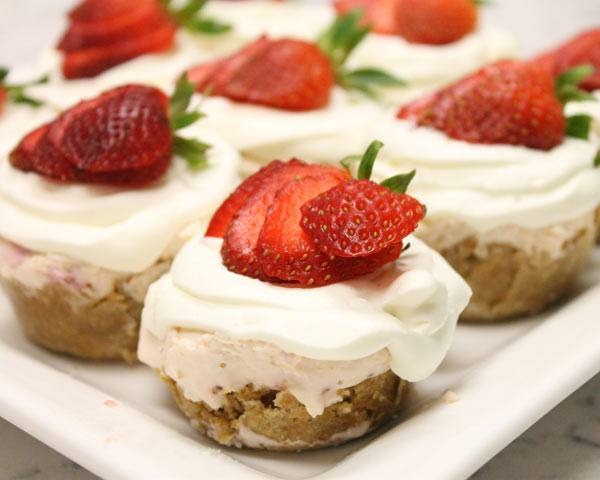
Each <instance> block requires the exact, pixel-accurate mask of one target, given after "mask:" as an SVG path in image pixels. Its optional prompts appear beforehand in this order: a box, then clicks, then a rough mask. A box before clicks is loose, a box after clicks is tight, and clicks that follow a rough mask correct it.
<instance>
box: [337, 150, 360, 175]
mask: <svg viewBox="0 0 600 480" xmlns="http://www.w3.org/2000/svg"><path fill="white" fill-rule="evenodd" d="M361 158H362V156H361V155H348V156H347V157H344V158H342V159H341V160H340V164H341V165H342V167H344V170H346V171H347V172H348V173H349V174H350V175H353V171H352V165H353V164H354V163H356V162H360V159H361Z"/></svg>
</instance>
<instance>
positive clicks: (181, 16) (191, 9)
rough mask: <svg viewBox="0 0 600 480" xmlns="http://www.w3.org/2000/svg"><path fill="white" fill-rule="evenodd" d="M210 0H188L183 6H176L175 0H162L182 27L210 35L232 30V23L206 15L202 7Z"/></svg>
mask: <svg viewBox="0 0 600 480" xmlns="http://www.w3.org/2000/svg"><path fill="white" fill-rule="evenodd" d="M207 1H208V0H188V1H187V2H186V3H185V4H184V5H183V6H182V7H180V8H177V7H174V6H173V5H172V4H173V0H161V2H162V4H163V6H164V8H165V9H166V10H167V12H169V14H170V15H171V18H173V20H175V22H176V23H177V24H179V25H181V26H182V27H184V28H186V29H188V30H190V31H192V32H199V33H205V34H208V35H218V34H221V33H225V32H228V31H230V30H231V25H229V24H227V23H223V22H221V21H219V20H216V19H214V18H208V17H205V16H204V15H203V14H202V9H203V8H204V6H205V5H206V3H207Z"/></svg>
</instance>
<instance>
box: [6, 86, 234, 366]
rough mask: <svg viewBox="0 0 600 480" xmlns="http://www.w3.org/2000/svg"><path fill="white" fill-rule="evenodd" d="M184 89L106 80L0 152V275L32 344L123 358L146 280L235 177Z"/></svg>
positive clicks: (131, 354)
mask: <svg viewBox="0 0 600 480" xmlns="http://www.w3.org/2000/svg"><path fill="white" fill-rule="evenodd" d="M192 93H193V87H192V85H191V84H189V83H188V82H187V81H186V80H185V79H181V80H180V81H179V83H178V86H177V89H176V90H175V92H174V93H173V95H172V96H171V98H170V99H169V97H167V96H166V95H165V94H164V93H163V92H162V91H160V90H158V89H156V88H154V87H148V86H144V85H133V84H131V85H126V86H121V87H117V88H115V89H112V90H109V91H107V92H104V93H103V94H101V95H100V96H98V97H95V98H93V99H89V100H86V101H83V102H81V103H79V104H77V105H75V106H73V107H72V108H70V109H68V110H66V111H65V112H63V113H62V114H61V115H60V116H58V117H57V118H55V119H54V120H52V121H51V122H49V123H46V124H43V125H42V126H41V127H39V128H36V129H35V130H34V131H32V132H31V133H29V134H28V135H26V136H25V137H24V138H23V140H22V141H21V142H20V143H19V145H18V146H16V148H14V149H13V150H12V152H11V153H10V156H9V157H7V156H5V157H4V158H3V159H2V160H1V162H0V218H2V222H0V282H1V283H2V285H3V286H4V287H5V288H6V291H7V293H8V295H9V297H10V298H11V300H12V302H13V305H14V307H15V311H16V314H17V317H18V319H19V320H20V322H21V323H22V325H23V327H24V330H25V333H26V335H27V336H28V337H29V338H30V339H31V340H33V341H34V342H35V343H38V344H40V345H42V346H44V347H47V348H49V349H52V350H55V351H58V352H64V353H69V354H72V355H75V356H78V357H82V358H88V359H116V358H124V359H125V360H128V361H131V360H133V359H134V358H135V350H136V346H137V338H138V328H139V322H140V313H141V308H142V303H143V299H144V296H145V294H146V290H147V288H148V286H149V285H150V283H152V282H153V281H154V280H156V279H157V278H159V277H160V276H161V275H162V274H163V273H165V272H166V271H167V270H168V269H169V265H170V263H171V260H172V258H173V256H174V254H175V253H176V251H177V250H178V249H179V247H180V246H181V245H182V244H183V243H184V242H185V241H186V240H187V239H188V238H190V237H191V236H192V235H193V234H194V232H195V231H197V230H198V229H199V228H202V225H203V224H206V222H207V220H208V219H209V218H210V215H211V214H212V212H213V210H214V208H215V207H216V206H217V205H218V204H219V203H220V201H221V200H222V199H223V198H224V197H225V195H226V194H227V192H228V191H230V189H231V186H232V185H233V184H235V183H236V180H237V174H236V172H237V169H238V161H239V157H238V154H237V152H236V151H235V150H234V149H233V148H231V147H230V146H229V145H228V144H227V143H225V142H224V141H223V140H221V139H220V137H218V136H217V135H215V134H214V133H212V132H210V131H209V130H206V129H204V128H202V126H201V125H198V124H194V122H195V120H197V119H198V118H199V117H200V116H201V114H200V113H199V112H197V111H195V110H194V109H193V108H192V107H191V106H190V105H189V102H190V98H191V96H192ZM175 132H176V133H175Z"/></svg>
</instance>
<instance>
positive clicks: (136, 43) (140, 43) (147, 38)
mask: <svg viewBox="0 0 600 480" xmlns="http://www.w3.org/2000/svg"><path fill="white" fill-rule="evenodd" d="M175 31H176V27H175V25H174V24H172V23H164V24H163V25H161V26H160V27H159V28H156V29H155V30H153V31H151V32H150V33H146V34H144V35H142V36H137V37H134V38H130V39H126V40H124V41H121V42H118V43H115V44H111V45H106V46H100V47H91V48H83V49H79V50H76V51H73V52H67V53H66V54H65V56H64V59H63V65H62V70H63V75H64V76H65V77H66V78H84V77H93V76H96V75H98V74H99V73H102V72H103V71H105V70H108V69H109V68H111V67H114V66H115V65H119V64H120V63H123V62H126V61H128V60H131V59H133V58H136V57H139V56H140V55H143V54H146V53H153V52H161V51H164V50H168V49H169V48H171V45H173V41H174V38H175Z"/></svg>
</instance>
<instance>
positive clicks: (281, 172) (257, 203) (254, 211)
mask: <svg viewBox="0 0 600 480" xmlns="http://www.w3.org/2000/svg"><path fill="white" fill-rule="evenodd" d="M321 173H331V174H333V175H337V176H338V178H339V181H343V180H345V179H347V178H348V175H347V173H346V172H344V171H342V170H339V169H336V168H333V167H326V166H318V165H308V164H306V163H304V162H301V161H299V160H290V161H289V162H287V163H286V164H285V166H284V167H283V168H276V169H274V170H273V171H272V172H271V174H270V175H269V177H268V179H267V181H265V182H263V183H262V184H261V186H260V187H259V188H257V189H256V191H254V193H253V194H252V195H250V196H249V197H248V199H247V201H246V202H245V204H244V205H243V206H242V207H241V208H240V209H239V210H238V211H237V214H236V215H235V216H234V218H233V221H232V222H231V223H230V225H229V228H228V229H227V233H226V234H225V237H224V241H223V247H222V250H221V255H222V257H223V263H224V264H225V266H226V267H227V268H228V269H229V270H231V271H234V272H238V273H242V274H244V275H247V276H250V277H264V275H263V274H262V271H261V269H260V266H259V264H258V260H257V257H256V251H255V248H256V242H257V240H258V236H259V234H260V231H261V229H262V227H263V224H264V221H265V216H266V214H267V210H268V209H269V207H270V206H271V204H272V203H273V199H274V198H275V195H276V194H277V192H278V191H279V189H281V187H283V186H284V185H285V184H286V183H288V182H290V181H292V180H294V179H298V178H303V177H306V176H314V175H319V174H321Z"/></svg>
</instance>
